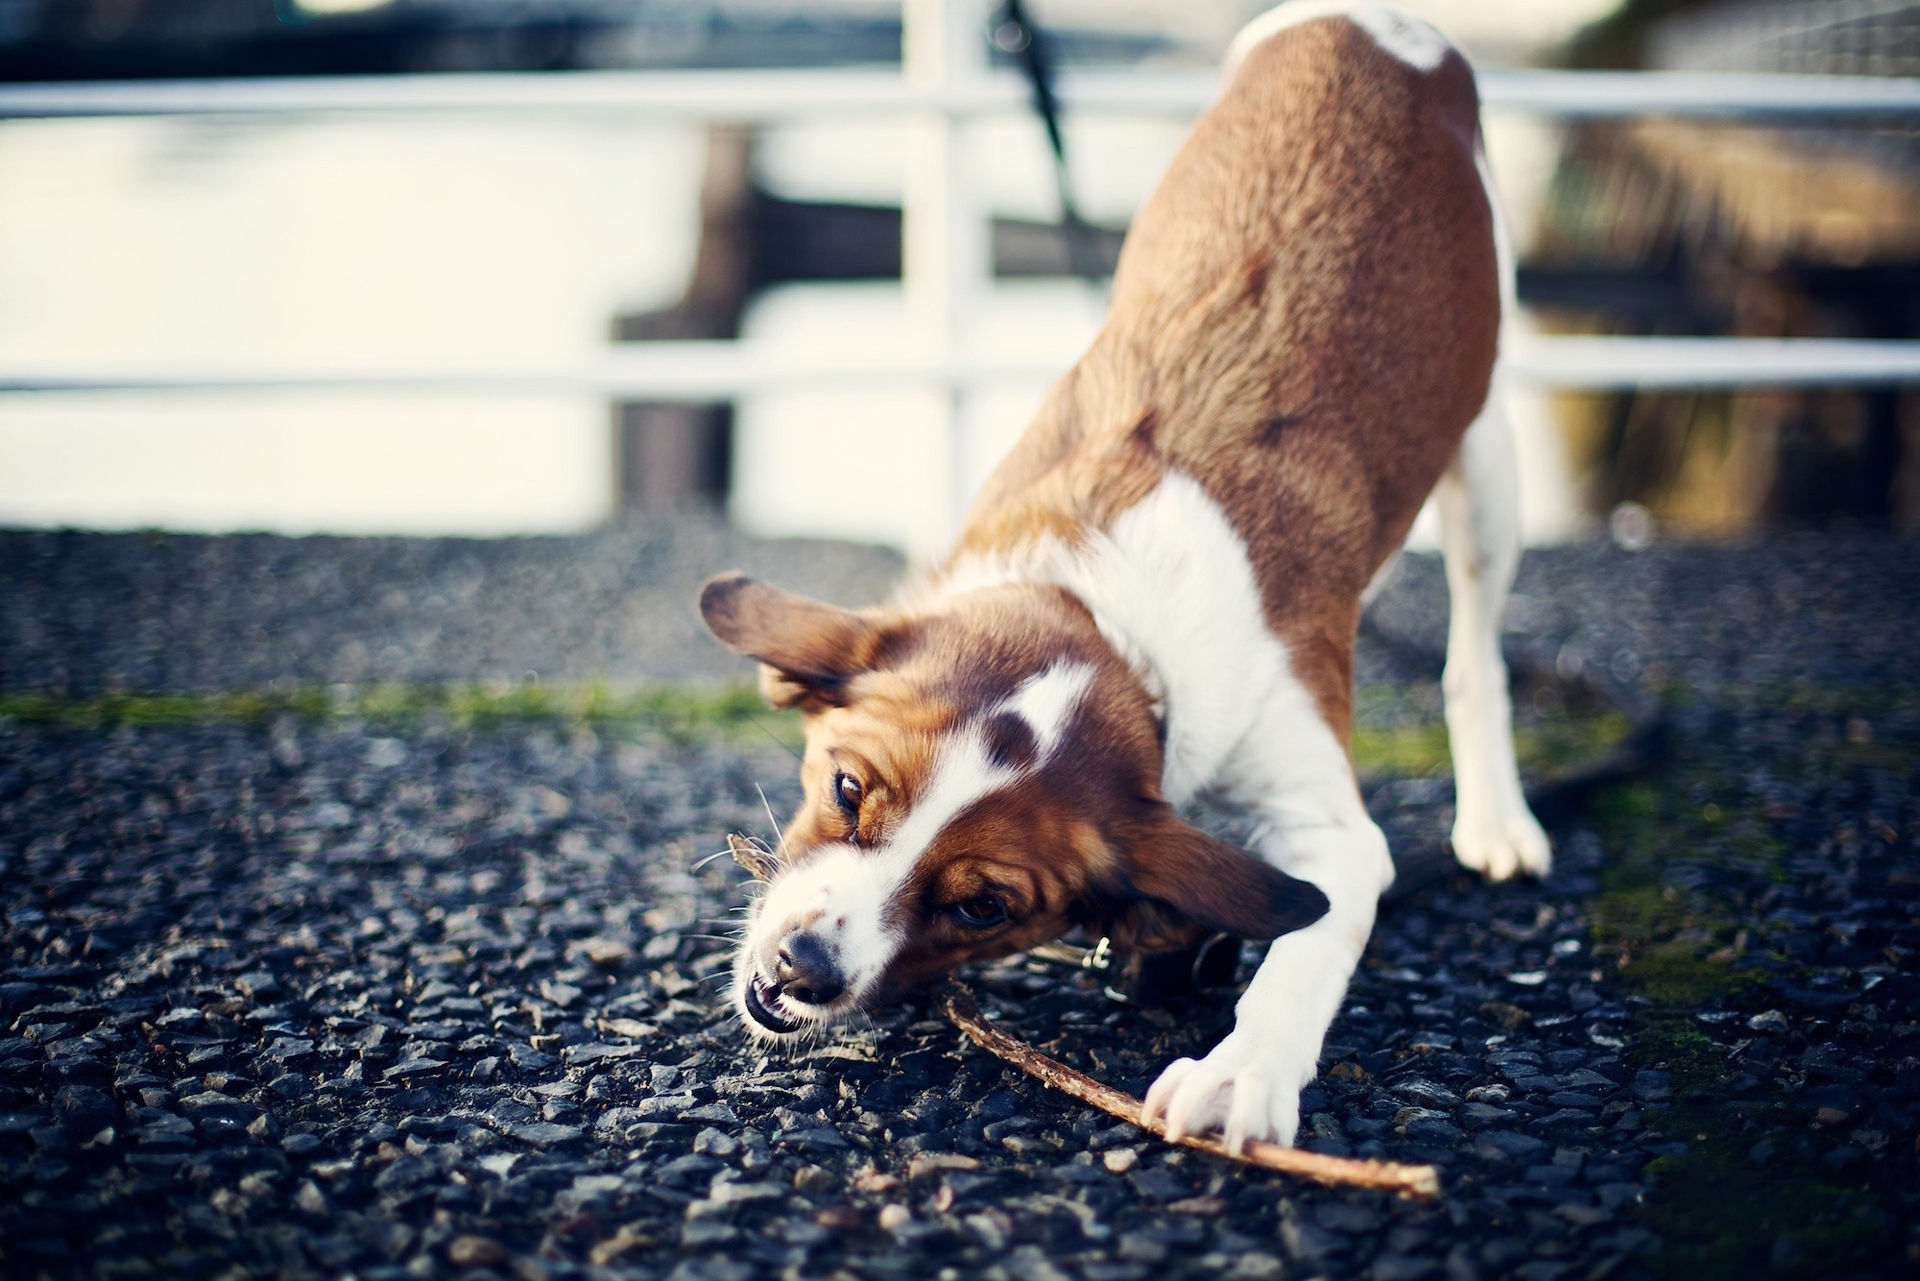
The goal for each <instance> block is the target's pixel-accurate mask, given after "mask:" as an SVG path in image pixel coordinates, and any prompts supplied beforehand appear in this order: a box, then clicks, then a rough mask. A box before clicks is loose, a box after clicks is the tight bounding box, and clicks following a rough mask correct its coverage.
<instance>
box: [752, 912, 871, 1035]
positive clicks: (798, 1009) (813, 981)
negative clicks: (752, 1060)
mask: <svg viewBox="0 0 1920 1281" xmlns="http://www.w3.org/2000/svg"><path fill="white" fill-rule="evenodd" d="M846 991H847V980H846V976H845V975H843V974H842V973H841V972H840V967H839V966H838V965H836V964H834V960H833V956H832V954H831V953H830V952H829V951H828V950H827V946H826V944H825V943H822V942H821V941H820V938H819V936H818V935H815V934H811V933H808V932H807V931H805V930H798V931H795V932H794V933H792V934H789V935H787V937H786V938H785V939H784V940H782V941H781V944H780V950H779V952H778V954H777V958H776V960H775V963H774V970H773V976H772V977H771V978H768V977H767V976H765V975H762V974H761V973H760V972H759V968H758V966H749V968H748V972H747V974H746V975H745V982H744V983H743V985H742V988H741V994H740V995H741V1000H740V1003H741V1005H742V1006H743V1007H744V1008H745V1010H746V1013H747V1017H748V1018H750V1019H752V1020H753V1021H754V1022H755V1023H758V1024H759V1025H760V1026H761V1027H762V1028H764V1029H766V1030H767V1031H769V1032H772V1033H774V1034H775V1035H777V1036H786V1035H789V1034H791V1033H793V1032H797V1031H799V1030H800V1029H801V1027H803V1026H805V1025H806V1024H807V1023H809V1022H818V1021H820V1019H821V1018H823V1017H824V1016H825V1015H826V1012H827V1007H828V1006H830V1005H832V1004H833V1003H834V1002H835V1001H837V1000H839V999H840V998H841V997H842V996H844V995H845V994H846Z"/></svg>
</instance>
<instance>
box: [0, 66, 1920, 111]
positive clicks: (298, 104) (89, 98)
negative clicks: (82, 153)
mask: <svg viewBox="0 0 1920 1281" xmlns="http://www.w3.org/2000/svg"><path fill="white" fill-rule="evenodd" d="M910 56H911V55H910ZM1479 79H1480V96H1481V99H1482V101H1483V102H1484V103H1485V104H1486V106H1487V107H1488V108H1489V109H1490V110H1494V111H1526V112H1533V113H1537V114H1542V115H1551V116H1558V117H1561V118H1564V119H1597V118H1605V117H1609V116H1637V115H1687V116H1719V117H1738V118H1743V119H1751V118H1766V119H1780V118H1783V117H1799V118H1807V119H1811V118H1817V117H1825V118H1831V117H1834V116H1859V115H1880V114H1889V115H1914V114H1917V113H1920V79H1913V78H1897V77H1892V76H1806V75H1768V74H1763V73H1757V72H1690V71H1525V70H1501V69H1498V68H1489V69H1487V70H1484V71H1481V72H1480V73H1479ZM1218 89H1219V81H1218V77H1216V76H1215V75H1214V74H1213V73H1212V72H1210V71H1200V70H1185V71H1182V70H1166V69H1141V70H1137V71H1067V72H1062V73H1061V77H1060V86H1059V91H1060V98H1061V102H1062V104H1063V105H1064V106H1065V107H1066V108H1067V109H1068V110H1071V111H1098V112H1111V111H1124V112H1143V113H1153V114H1169V113H1171V114H1194V113H1198V112H1199V111H1201V110H1203V109H1204V108H1205V107H1206V106H1207V105H1208V104H1209V103H1211V102H1212V101H1213V99H1214V96H1215V94H1216V93H1217V92H1218ZM1027 102H1028V89H1027V85H1026V82H1025V81H1023V80H1021V79H1020V78H1019V77H1017V76H1015V75H1013V74H1012V73H1010V72H990V73H989V72H974V71H969V72H968V73H967V74H966V77H965V78H964V79H958V78H956V79H955V81H953V82H951V83H945V84H942V83H938V82H934V81H932V80H931V78H930V77H923V76H921V75H918V74H911V73H910V74H904V75H903V74H902V73H900V72H896V71H887V70H883V69H874V68H842V69H837V70H829V71H812V70H792V69H780V68H774V69H767V70H756V71H575V72H549V73H541V72H512V73H498V74H492V73H489V74H449V75H418V76H288V77H275V78H242V79H230V80H131V81H106V82H100V83H92V82H87V83H81V82H76V83H70V84H61V83H47V84H9V85H0V120H21V119H49V118H56V117H74V116H205V115H229V114H231V115H247V116H260V115H299V114H311V113H317V112H326V113H340V112H419V111H440V112H488V111H498V112H510V113H513V114H523V113H526V112H620V113H643V114H647V115H653V116H661V117H682V118H687V119H700V120H721V121H739V122H743V123H756V122H768V121H786V120H804V119H811V118H817V117H820V116H844V115H865V114H871V113H880V112H884V113H889V114H892V113H899V112H908V111H940V112H945V113H948V114H951V115H955V116H969V115H990V114H999V113H1004V112H1009V111H1024V110H1026V107H1027Z"/></svg>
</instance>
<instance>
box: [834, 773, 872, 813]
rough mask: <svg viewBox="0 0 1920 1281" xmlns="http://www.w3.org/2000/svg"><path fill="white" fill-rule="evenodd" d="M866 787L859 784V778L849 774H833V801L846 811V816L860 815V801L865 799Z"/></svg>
mask: <svg viewBox="0 0 1920 1281" xmlns="http://www.w3.org/2000/svg"><path fill="white" fill-rule="evenodd" d="M866 795H867V793H866V789H864V788H862V787H861V786H860V780H859V779H857V778H854V777H853V776H852V775H850V774H835V775H834V776H833V799H834V803H835V804H837V805H839V806H840V808H841V809H842V810H843V811H845V812H846V815H847V817H848V818H859V817H860V802H861V801H863V800H865V799H866Z"/></svg>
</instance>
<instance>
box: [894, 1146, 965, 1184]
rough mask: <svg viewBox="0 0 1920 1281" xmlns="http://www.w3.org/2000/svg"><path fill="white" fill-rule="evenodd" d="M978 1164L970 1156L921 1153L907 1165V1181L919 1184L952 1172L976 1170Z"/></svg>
mask: <svg viewBox="0 0 1920 1281" xmlns="http://www.w3.org/2000/svg"><path fill="white" fill-rule="evenodd" d="M979 1168H980V1163H979V1162H978V1161H976V1160H974V1159H973V1158H972V1157H970V1156H958V1155H954V1154H952V1153H945V1152H922V1153H921V1154H920V1155H918V1156H916V1157H914V1158H913V1160H912V1161H910V1162H908V1163H907V1179H908V1181H909V1182H913V1183H920V1182H922V1181H924V1180H926V1179H930V1178H934V1177H935V1176H937V1175H941V1174H945V1173H949V1172H951V1171H954V1170H977V1169H979Z"/></svg>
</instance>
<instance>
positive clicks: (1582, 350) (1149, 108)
mask: <svg viewBox="0 0 1920 1281" xmlns="http://www.w3.org/2000/svg"><path fill="white" fill-rule="evenodd" d="M983 11H984V0H903V3H902V65H901V69H900V70H899V71H890V70H884V69H882V70H868V69H860V70H831V71H814V70H755V71H665V72H579V73H553V74H508V75H441V76H414V77H305V78H285V79H234V80H181V81H143V82H115V83H99V84H16V85H0V120H7V119H15V120H18V119H29V118H32V119H45V118H51V117H78V116H129V115H134V116H172V115H242V116H263V115H296V114H309V113H321V112H325V113H341V112H362V113H414V112H462V113H472V112H502V113H514V114H521V113H527V112H574V113H584V114H603V113H621V114H642V115H647V116H653V117H680V118H687V119H695V120H712V121H728V122H740V123H749V124H752V123H769V122H776V121H792V120H798V119H809V118H818V117H823V116H847V115H859V116H872V115H888V116H898V117H900V118H902V119H905V120H907V121H908V122H909V127H910V128H911V129H912V130H913V132H914V140H913V144H912V145H911V146H910V147H909V148H908V157H909V160H908V165H909V170H908V173H907V174H906V181H905V184H904V196H903V199H902V214H903V246H904V252H903V262H902V273H901V275H902V284H903V288H904V290H905V293H906V296H907V301H908V306H909V311H910V314H911V315H912V316H913V317H914V328H915V330H916V332H917V334H918V337H919V342H918V343H917V345H916V350H915V351H914V352H911V353H909V354H907V355H901V354H898V353H880V352H875V353H861V352H853V351H849V352H843V353H839V354H838V356H837V357H836V358H833V359H828V360H823V359H822V358H820V357H818V356H808V357H805V358H796V357H794V356H791V355H788V354H784V353H782V352H781V351H780V350H778V349H777V348H773V347H764V346H761V345H759V344H755V343H751V342H733V341H682V342H660V343H647V344H633V345H623V346H621V347H619V348H617V349H615V350H611V351H609V352H607V353H606V354H605V355H604V356H603V357H602V358H600V359H599V360H596V361H594V362H591V363H589V364H584V365H573V366H565V367H544V368H538V369H524V370H518V371H513V370H507V371H502V370H499V369H497V368H496V369H489V370H479V369H472V368H465V369H457V368H425V367H410V368H403V369H385V370H380V369H367V368H352V369H338V368H283V369H278V370H273V369H258V368H248V369H239V368H222V367H219V366H217V365H207V366H203V367H198V368H188V367H183V366H180V365H170V366H168V367H167V368H166V369H150V370H138V369H131V368H126V367H118V368H65V369H56V368H48V367H43V368H40V369H37V370H36V369H24V368H17V367H16V368H0V392H36V391H181V390H216V389H235V390H238V389H281V388H284V389H307V390H312V389H324V388H394V389H399V388H405V389H420V390H436V389H469V390H474V389H493V390H502V391H510V390H574V391H595V392H599V393H604V394H606V395H609V396H615V397H619V398H623V399H632V400H722V399H729V398H732V397H736V396H740V395H744V394H750V393H754V392H760V391H766V390H771V389H776V388H794V387H803V386H814V385H820V386H835V387H842V388H844V387H848V386H855V385H919V386H928V385H933V386H940V387H944V388H946V389H947V391H948V393H949V395H950V396H952V397H955V398H957V397H958V396H959V395H960V394H961V392H962V391H963V390H964V389H966V388H968V387H970V386H975V385H978V384H982V383H989V382H995V381H1000V380H1005V379H1010V378H1032V377H1036V376H1037V377H1046V376H1049V375H1051V374H1054V373H1057V372H1059V371H1061V370H1063V369H1065V368H1066V367H1067V366H1068V365H1069V364H1070V363H1071V362H1072V360H1073V359H1074V357H1075V356H1077V354H1078V353H1077V352H1076V351H1071V350H1060V351H1040V352H1029V353H1027V354H1025V355H1022V356H1019V357H1017V358H1010V359H992V360H988V359H976V358H972V357H969V356H966V355H964V354H963V353H962V348H961V343H960V340H961V337H962V335H963V334H964V333H965V332H966V331H967V329H968V326H969V323H970V320H971V319H972V318H973V317H974V316H975V315H976V314H977V303H978V299H979V298H980V296H981V295H982V294H983V292H984V291H985V290H986V289H987V287H988V285H989V282H990V273H991V259H990V256H989V252H988V239H987V229H988V219H987V217H986V215H985V213H984V212H983V211H982V210H981V209H979V208H978V207H977V206H976V205H975V204H974V202H973V200H972V199H971V194H970V192H969V191H968V189H967V185H966V183H965V182H964V181H963V175H962V174H961V172H960V163H959V151H960V149H959V146H958V134H959V130H960V126H961V123H962V121H963V120H964V119H965V118H967V117H971V116H976V115H982V114H991V113H1008V112H1021V111H1025V110H1026V109H1027V103H1028V88H1027V86H1026V84H1025V82H1024V81H1022V80H1021V79H1019V78H1018V77H1017V76H1015V75H1013V74H1011V73H1005V72H990V71H989V70H988V69H987V67H986V65H985V57H984V49H983V47H982V41H981V38H980V35H979V25H978V21H977V20H978V19H979V18H980V17H981V16H982V13H983ZM1480 85H1481V93H1482V97H1483V100H1484V102H1485V104H1486V106H1487V107H1488V108H1489V109H1490V110H1494V111H1523V112H1529V113H1534V114H1542V115H1548V116H1554V117H1558V118H1562V119H1593V118H1603V117H1613V116H1628V115H1648V114H1659V115H1689V116H1711V117H1720V118H1733V119H1744V120H1759V119H1764V120H1770V121H1781V120H1811V119H1833V118H1849V117H1852V118H1857V117H1861V116H1902V117H1920V79H1911V78H1894V77H1826V76H1785V75H1762V74H1749V73H1683V72H1554V71H1518V70H1507V71H1502V70H1487V71H1484V72H1482V73H1481V76H1480ZM1216 90H1217V83H1216V78H1215V76H1214V75H1213V74H1211V73H1209V72H1204V71H1168V70H1138V71H1083V72H1077V73H1071V74H1068V75H1065V76H1063V77H1062V82H1061V85H1060V93H1061V98H1062V100H1063V102H1064V104H1065V106H1066V108H1067V109H1068V110H1070V111H1078V112H1121V113H1135V114H1138V113H1150V114H1174V115H1192V114H1195V113H1197V112H1199V111H1201V110H1202V109H1204V108H1205V107H1206V106H1207V105H1208V104H1209V103H1210V102H1211V101H1212V99H1213V97H1214V95H1215V92H1216ZM1510 364H1511V366H1512V369H1513V372H1514V373H1515V374H1516V375H1518V376H1519V377H1521V378H1524V379H1528V380H1531V381H1533V382H1536V383H1540V384H1544V385H1550V386H1557V387H1578V388H1622V387H1635V386H1637V387H1735V386H1750V385H1772V386H1780V385H1811V384H1823V385H1840V384H1867V383H1876V384H1884V383H1890V382H1897V383H1912V382H1920V342H1868V341H1848V340H1825V339H1822V340H1813V339H1807V340H1757V339H1699V338H1592V337H1585V338H1571V337H1562V338H1539V339H1533V340H1531V341H1529V342H1526V343H1523V344H1519V345H1516V347H1515V348H1514V350H1513V351H1512V352H1511V353H1510ZM948 419H949V424H950V425H949V440H950V444H951V448H950V451H949V452H950V456H951V457H954V458H956V459H957V458H958V457H959V456H960V454H961V452H962V448H961V447H962V441H961V439H960V435H959V427H958V425H957V424H958V419H959V415H958V414H957V413H950V414H949V415H948ZM950 471H951V472H952V474H953V475H954V478H955V484H956V485H957V484H959V483H961V481H960V477H961V476H962V475H963V474H964V472H965V469H964V468H962V467H958V466H956V467H952V468H950ZM950 497H951V500H952V501H953V503H954V504H955V510H956V511H957V510H958V508H959V504H960V503H961V501H962V500H963V499H964V495H961V494H959V493H957V492H956V493H955V494H954V495H951V496H950Z"/></svg>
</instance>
